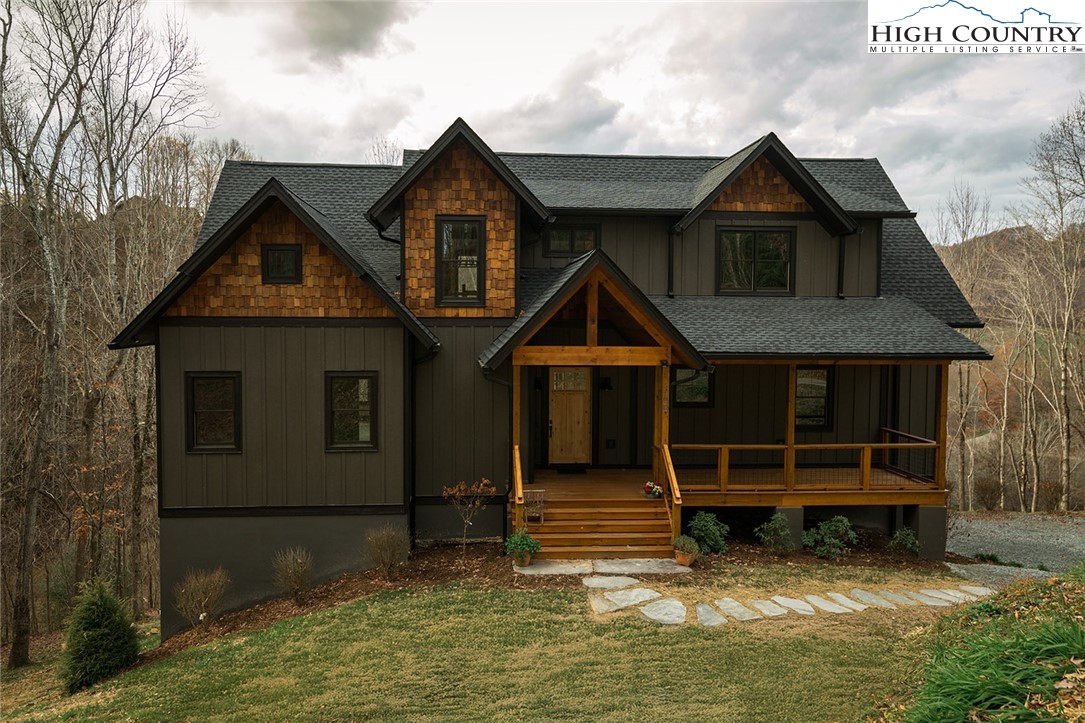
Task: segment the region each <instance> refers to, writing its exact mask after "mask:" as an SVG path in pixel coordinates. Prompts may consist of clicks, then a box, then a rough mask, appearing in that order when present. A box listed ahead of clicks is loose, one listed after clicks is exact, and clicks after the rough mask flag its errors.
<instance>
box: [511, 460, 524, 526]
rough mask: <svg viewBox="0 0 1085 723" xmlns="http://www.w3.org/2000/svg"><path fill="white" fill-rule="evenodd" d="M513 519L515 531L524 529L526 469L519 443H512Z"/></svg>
mask: <svg viewBox="0 0 1085 723" xmlns="http://www.w3.org/2000/svg"><path fill="white" fill-rule="evenodd" d="M512 520H513V527H514V528H515V529H513V532H519V531H520V530H522V529H524V471H523V467H522V466H521V465H520V445H518V444H514V445H512Z"/></svg>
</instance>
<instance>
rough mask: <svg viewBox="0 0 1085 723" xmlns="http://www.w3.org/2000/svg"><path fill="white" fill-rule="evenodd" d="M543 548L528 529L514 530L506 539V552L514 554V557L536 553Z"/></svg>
mask: <svg viewBox="0 0 1085 723" xmlns="http://www.w3.org/2000/svg"><path fill="white" fill-rule="evenodd" d="M541 549H542V545H540V544H539V541H538V540H536V539H535V538H534V537H532V536H531V535H529V534H528V533H527V530H520V531H519V532H514V533H513V534H511V535H509V536H508V539H506V540H505V553H506V554H508V555H512V556H513V557H520V556H521V555H534V554H535V553H537V552H538V551H539V550H541Z"/></svg>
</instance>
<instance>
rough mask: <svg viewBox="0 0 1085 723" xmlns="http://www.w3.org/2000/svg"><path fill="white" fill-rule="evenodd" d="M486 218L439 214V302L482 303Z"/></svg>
mask: <svg viewBox="0 0 1085 723" xmlns="http://www.w3.org/2000/svg"><path fill="white" fill-rule="evenodd" d="M485 223H486V219H485V218H483V217H481V216H443V217H442V216H438V217H437V303H438V304H446V305H450V306H481V305H482V303H483V301H484V298H483V289H484V288H485V286H486V276H485V273H486V229H485Z"/></svg>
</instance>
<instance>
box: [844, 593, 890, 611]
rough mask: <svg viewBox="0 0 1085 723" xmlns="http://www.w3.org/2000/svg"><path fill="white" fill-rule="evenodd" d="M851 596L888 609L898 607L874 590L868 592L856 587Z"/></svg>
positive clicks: (862, 601)
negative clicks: (873, 591)
mask: <svg viewBox="0 0 1085 723" xmlns="http://www.w3.org/2000/svg"><path fill="white" fill-rule="evenodd" d="M851 596H852V597H853V598H855V599H856V600H858V601H859V602H861V603H866V604H867V605H874V606H876V607H880V608H885V609H886V610H896V609H897V606H896V605H894V604H893V603H891V602H889V601H888V600H886V599H885V598H883V597H880V596H878V595H875V594H874V593H872V592H867V591H866V590H863V589H860V588H855V589H854V590H852V591H851Z"/></svg>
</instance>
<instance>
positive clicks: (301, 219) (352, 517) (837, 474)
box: [113, 120, 989, 635]
mask: <svg viewBox="0 0 1085 723" xmlns="http://www.w3.org/2000/svg"><path fill="white" fill-rule="evenodd" d="M976 326H980V321H979V319H978V318H977V317H976V315H975V313H974V312H973V310H972V309H971V307H970V306H969V305H968V303H967V302H966V301H965V299H964V298H963V296H962V295H961V293H960V291H959V290H958V288H957V286H956V285H955V284H954V282H953V280H952V278H951V277H950V276H949V274H948V273H947V272H946V270H945V268H944V267H943V266H942V264H941V262H940V261H939V259H938V257H937V255H936V254H935V252H934V250H933V249H932V248H931V246H930V244H929V242H928V241H927V239H926V238H925V237H924V236H923V233H922V232H921V231H920V229H919V226H918V225H917V224H916V222H915V219H914V214H913V213H912V212H911V211H909V210H908V207H907V206H906V205H905V204H904V202H903V201H902V200H901V198H900V195H899V194H898V193H897V191H896V189H895V188H894V187H893V184H892V182H890V180H889V178H888V177H887V176H886V174H885V171H884V170H883V169H882V167H881V164H879V163H878V161H877V160H875V159H798V158H795V157H794V156H793V155H792V154H791V152H790V151H789V150H788V149H787V148H786V147H785V146H784V144H783V143H782V142H781V141H780V140H779V139H778V138H777V137H776V136H775V135H772V134H770V135H768V136H765V137H764V138H761V139H759V140H757V141H755V142H754V143H752V144H750V145H749V146H747V147H746V148H743V149H742V150H740V151H738V152H737V153H735V154H734V155H732V156H729V157H727V158H712V157H673V156H594V155H560V154H545V153H494V152H493V151H491V150H490V148H489V147H488V146H487V145H486V144H485V143H484V142H483V141H482V139H480V138H479V137H478V136H477V135H476V134H475V133H474V132H473V131H472V130H471V129H470V128H469V127H468V126H467V124H466V123H464V122H463V121H462V120H457V121H456V122H455V123H453V124H452V126H451V127H450V128H449V129H448V130H447V131H446V132H445V133H444V134H443V135H442V136H441V137H440V138H439V139H437V141H436V142H435V143H434V144H433V146H432V147H430V148H429V149H428V150H426V151H407V152H406V153H405V154H404V161H403V164H402V165H401V166H339V165H317V164H279V163H248V162H246V163H240V162H237V163H228V164H227V165H226V167H225V168H224V170H223V172H222V177H221V178H220V180H219V183H218V187H217V188H216V191H215V195H214V199H213V201H212V204H211V208H210V209H209V211H208V215H207V219H206V221H205V223H204V226H203V229H202V231H201V233H200V236H199V239H198V241H197V244H196V250H195V252H194V253H193V255H192V257H191V258H190V259H189V260H188V261H186V262H185V264H184V265H183V266H182V267H181V268H180V269H179V271H178V274H177V277H176V278H175V279H174V280H173V281H171V282H170V284H169V285H168V286H167V287H166V289H165V290H164V291H163V292H162V293H161V294H160V295H159V296H158V297H157V298H156V299H155V300H154V301H153V302H152V303H151V304H150V305H149V306H148V307H147V308H146V309H144V310H143V312H141V313H140V314H139V316H138V317H136V318H135V319H134V320H133V321H132V323H130V324H129V325H128V326H127V327H126V328H125V329H124V330H123V331H121V333H120V334H119V335H118V336H117V338H116V339H115V340H114V342H113V345H114V346H116V347H129V346H137V345H147V344H153V345H154V346H155V350H156V359H157V370H158V408H159V421H158V434H159V454H158V465H159V493H158V500H159V516H160V518H161V549H162V563H161V564H162V586H163V587H162V589H163V590H170V589H171V588H172V586H173V583H174V582H175V581H176V580H177V579H178V578H179V576H180V575H182V574H184V572H185V570H187V569H188V568H200V567H213V566H215V565H223V566H224V567H226V568H227V569H228V570H229V571H230V574H231V576H232V578H233V579H234V588H233V593H232V594H233V598H232V599H231V600H230V601H229V602H230V604H232V605H241V604H244V603H247V602H251V601H253V600H255V599H258V598H261V597H265V596H267V595H270V594H272V593H273V592H274V590H273V587H272V583H271V565H270V560H271V556H272V554H273V553H274V552H275V551H276V550H278V549H281V548H284V547H290V546H304V547H307V548H308V549H309V550H311V551H312V553H313V556H314V559H315V563H316V565H317V567H318V572H319V574H320V575H321V576H330V575H333V574H336V573H338V572H341V571H343V570H346V569H349V568H352V567H357V566H359V565H360V564H362V563H361V560H360V559H359V551H360V549H361V540H362V537H363V532H364V530H366V529H367V528H369V527H370V526H373V525H376V524H381V523H384V522H388V521H392V522H394V523H395V524H401V525H404V526H405V527H408V528H409V530H410V532H411V534H412V535H413V536H414V537H415V538H416V539H433V538H442V537H446V536H448V535H449V534H450V533H451V532H452V530H453V528H454V519H453V515H452V513H451V512H450V510H449V509H448V508H447V506H446V505H445V503H444V501H443V500H442V498H441V492H442V488H443V487H444V486H446V485H453V484H455V483H457V482H459V481H461V480H466V481H469V480H476V479H478V478H480V477H487V478H489V479H491V480H493V481H494V482H495V484H496V485H497V486H498V489H500V490H503V491H504V492H505V493H504V494H502V495H500V496H499V498H498V499H495V500H494V504H492V505H491V506H490V507H489V508H488V509H487V510H486V513H485V517H484V518H483V519H482V520H481V522H479V523H477V524H476V525H475V532H476V534H479V535H487V536H489V535H494V536H496V535H501V534H504V533H506V532H507V531H508V530H509V529H511V528H513V527H519V526H521V525H523V524H525V523H526V524H528V525H529V528H530V529H531V530H532V531H533V532H534V533H535V534H536V535H537V537H538V538H539V539H540V540H541V541H542V543H543V554H544V555H550V556H621V555H626V556H639V557H645V556H654V555H664V554H669V550H670V545H669V542H670V539H671V537H672V536H673V535H675V534H676V533H677V532H678V531H679V529H680V528H681V525H682V517H683V511H684V510H687V511H688V510H690V509H695V508H736V510H730V511H727V510H725V511H726V512H728V513H729V514H738V515H741V516H746V517H747V518H749V519H760V518H762V517H765V516H767V515H768V514H770V513H771V512H772V511H773V510H774V509H777V510H782V511H784V512H785V513H786V514H788V516H789V518H790V519H791V520H792V523H793V527H794V528H795V529H796V530H797V529H798V528H799V527H800V526H801V525H802V524H803V522H804V520H806V521H810V520H813V519H816V518H818V517H821V516H825V515H828V514H837V513H840V512H841V511H843V512H844V513H845V514H849V515H851V516H852V517H854V518H856V519H859V520H864V521H865V522H866V523H867V524H876V525H879V526H882V527H884V528H887V529H891V528H893V527H896V526H899V525H911V526H913V527H914V528H915V529H916V530H917V532H918V533H919V535H920V538H921V541H922V543H923V546H924V554H925V555H927V556H931V557H939V556H941V555H942V554H943V552H944V534H945V495H946V493H945V452H946V383H947V379H948V376H947V368H948V365H949V363H950V362H951V361H952V360H954V359H988V358H989V355H988V353H987V352H986V351H985V350H984V349H982V348H981V347H979V346H977V345H976V344H974V343H973V342H971V341H970V340H968V339H967V338H965V337H964V336H962V335H961V334H959V333H957V332H956V331H954V328H960V327H976ZM649 480H652V481H654V482H656V483H657V484H659V485H660V486H661V487H662V488H663V490H664V496H663V498H662V499H659V500H650V499H646V498H645V497H644V496H643V495H642V494H641V491H640V490H641V488H642V487H643V485H644V484H645V482H647V481H649ZM540 489H541V490H545V491H544V492H543V493H542V496H543V498H544V503H543V521H541V522H537V521H528V520H525V504H524V496H525V490H526V491H528V492H529V493H530V491H532V490H540ZM528 496H529V497H530V496H531V495H530V494H529V495H528ZM180 626H181V622H180V620H179V618H178V617H177V615H176V614H175V613H174V612H173V610H172V607H171V605H170V604H169V602H168V601H167V602H165V603H164V605H163V626H162V629H163V632H164V634H167V635H168V634H170V633H172V632H175V631H176V630H178V629H179V627H180Z"/></svg>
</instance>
